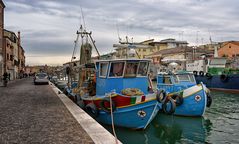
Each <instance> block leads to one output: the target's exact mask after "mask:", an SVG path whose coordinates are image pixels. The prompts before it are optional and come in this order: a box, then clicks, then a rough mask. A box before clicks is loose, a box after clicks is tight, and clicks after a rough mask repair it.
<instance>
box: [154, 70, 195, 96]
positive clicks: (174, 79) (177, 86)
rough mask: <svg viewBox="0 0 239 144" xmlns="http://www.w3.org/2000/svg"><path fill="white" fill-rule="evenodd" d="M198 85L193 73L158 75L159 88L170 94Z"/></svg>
mask: <svg viewBox="0 0 239 144" xmlns="http://www.w3.org/2000/svg"><path fill="white" fill-rule="evenodd" d="M194 85H196V81H195V77H194V75H193V74H192V73H176V74H169V73H159V74H158V75H157V88H158V89H164V90H165V91H166V92H168V93H172V92H176V91H181V90H184V89H186V88H189V87H191V86H194Z"/></svg>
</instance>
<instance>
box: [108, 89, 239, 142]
mask: <svg viewBox="0 0 239 144" xmlns="http://www.w3.org/2000/svg"><path fill="white" fill-rule="evenodd" d="M212 96H213V103H212V105H211V107H210V108H208V109H207V111H206V113H205V115H204V116H203V117H197V118H192V117H180V116H172V115H165V114H158V115H157V116H156V118H155V119H154V120H153V121H152V123H151V124H150V125H149V126H148V127H147V129H145V130H141V131H136V130H131V129H126V128H119V127H116V135H117V138H118V139H119V140H120V141H121V142H123V143H124V144H174V143H179V144H180V143H183V144H185V143H215V144H219V143H222V144H225V143H228V144H229V143H230V144H231V143H239V94H229V93H223V92H215V91H214V92H212ZM104 127H105V128H106V129H108V130H109V131H110V132H112V128H111V127H110V126H104Z"/></svg>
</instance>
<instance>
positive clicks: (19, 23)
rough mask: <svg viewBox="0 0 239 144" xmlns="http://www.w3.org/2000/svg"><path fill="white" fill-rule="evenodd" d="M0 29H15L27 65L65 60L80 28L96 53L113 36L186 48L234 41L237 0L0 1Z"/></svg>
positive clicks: (106, 48) (238, 25)
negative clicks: (168, 41)
mask: <svg viewBox="0 0 239 144" xmlns="http://www.w3.org/2000/svg"><path fill="white" fill-rule="evenodd" d="M3 1H4V3H5V5H6V8H5V29H8V30H10V31H14V32H17V31H19V30H20V31H21V36H22V45H23V47H24V49H25V51H26V63H27V64H29V65H34V64H36V65H40V64H48V65H61V64H62V63H64V62H67V61H70V59H71V56H72V52H73V47H74V40H75V39H76V31H77V29H79V27H80V24H83V23H84V22H83V18H82V13H81V8H82V11H83V17H84V20H85V27H86V29H87V30H88V31H92V32H93V33H92V37H93V38H94V40H95V41H96V45H97V47H98V49H99V51H100V53H101V54H105V53H107V52H110V51H112V50H113V47H112V45H113V44H114V43H117V42H118V35H119V36H120V37H121V38H122V39H124V38H125V36H126V35H127V36H128V37H130V38H132V37H133V41H134V42H140V41H144V40H146V39H149V38H150V39H151V38H154V39H155V41H159V40H162V39H165V38H175V39H177V40H186V41H188V42H189V43H190V45H197V44H202V43H204V44H205V43H209V37H210V36H211V38H212V40H213V41H228V40H239V10H238V7H239V1H238V0H230V1H229V0H3Z"/></svg>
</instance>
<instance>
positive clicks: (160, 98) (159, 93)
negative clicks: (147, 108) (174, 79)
mask: <svg viewBox="0 0 239 144" xmlns="http://www.w3.org/2000/svg"><path fill="white" fill-rule="evenodd" d="M165 98H166V92H165V90H160V91H157V94H156V100H157V101H158V102H159V103H163V102H164V100H165Z"/></svg>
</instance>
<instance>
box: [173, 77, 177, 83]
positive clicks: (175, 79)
mask: <svg viewBox="0 0 239 144" xmlns="http://www.w3.org/2000/svg"><path fill="white" fill-rule="evenodd" d="M173 80H174V82H175V83H178V77H177V75H173Z"/></svg>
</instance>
